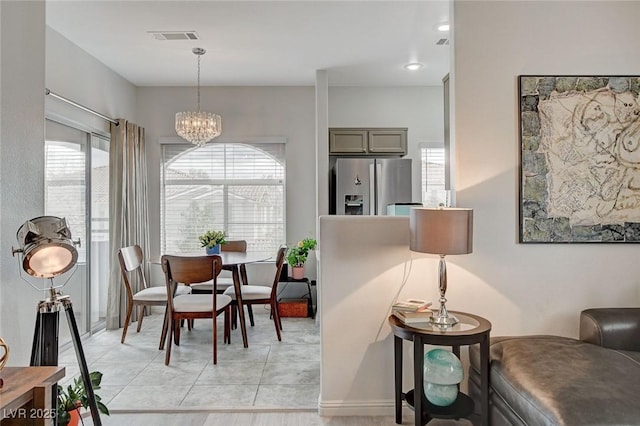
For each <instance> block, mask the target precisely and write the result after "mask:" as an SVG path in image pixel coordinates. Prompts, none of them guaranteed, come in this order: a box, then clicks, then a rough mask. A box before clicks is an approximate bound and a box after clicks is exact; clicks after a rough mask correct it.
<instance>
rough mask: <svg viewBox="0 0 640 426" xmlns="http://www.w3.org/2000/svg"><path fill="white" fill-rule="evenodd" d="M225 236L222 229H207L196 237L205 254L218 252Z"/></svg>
mask: <svg viewBox="0 0 640 426" xmlns="http://www.w3.org/2000/svg"><path fill="white" fill-rule="evenodd" d="M226 238H227V235H226V234H225V232H224V231H207V232H205V233H204V234H202V235H200V236H199V237H198V239H199V240H200V244H202V247H205V248H206V250H207V254H220V244H224V243H226V242H227V240H226Z"/></svg>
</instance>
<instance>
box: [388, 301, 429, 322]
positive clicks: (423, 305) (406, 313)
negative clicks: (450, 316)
mask: <svg viewBox="0 0 640 426" xmlns="http://www.w3.org/2000/svg"><path fill="white" fill-rule="evenodd" d="M430 306H431V302H426V301H424V300H418V299H409V300H405V301H403V302H396V303H394V304H393V307H392V309H391V312H392V313H393V315H395V317H396V318H398V319H399V320H400V321H402V322H403V323H405V324H415V323H421V322H429V320H430V319H431V315H433V312H432V311H431V309H429V307H430Z"/></svg>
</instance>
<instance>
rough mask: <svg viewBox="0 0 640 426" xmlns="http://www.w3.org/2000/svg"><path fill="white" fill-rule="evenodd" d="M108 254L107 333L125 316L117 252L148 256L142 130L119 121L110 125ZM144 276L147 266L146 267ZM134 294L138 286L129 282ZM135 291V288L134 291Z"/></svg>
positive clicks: (147, 221)
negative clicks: (129, 248)
mask: <svg viewBox="0 0 640 426" xmlns="http://www.w3.org/2000/svg"><path fill="white" fill-rule="evenodd" d="M109 170H110V175H109V188H110V194H109V196H110V203H109V204H110V208H109V221H110V223H109V234H110V235H109V236H110V238H109V247H110V249H109V252H110V256H111V259H110V273H109V276H110V278H109V293H108V301H107V329H109V330H112V329H117V328H120V327H122V325H123V324H124V320H125V315H126V292H125V291H123V284H122V274H121V272H120V263H119V262H118V249H120V248H121V247H127V246H131V245H134V244H138V245H139V246H140V247H141V248H142V252H143V253H144V255H145V256H146V255H147V253H148V252H149V230H148V223H149V206H148V201H147V160H146V152H145V140H144V128H142V127H139V126H137V125H136V124H133V123H129V122H127V121H126V120H123V119H118V124H117V125H115V124H112V125H111V147H110V159H109ZM144 267H145V271H144V273H145V276H148V272H149V271H148V270H147V269H148V265H147V264H146V263H145V265H144ZM131 285H132V286H133V287H134V288H133V289H132V290H133V292H134V293H135V292H136V291H138V290H139V289H140V288H139V287H138V286H140V283H138V282H135V281H134V282H132V283H131ZM136 287H137V288H136Z"/></svg>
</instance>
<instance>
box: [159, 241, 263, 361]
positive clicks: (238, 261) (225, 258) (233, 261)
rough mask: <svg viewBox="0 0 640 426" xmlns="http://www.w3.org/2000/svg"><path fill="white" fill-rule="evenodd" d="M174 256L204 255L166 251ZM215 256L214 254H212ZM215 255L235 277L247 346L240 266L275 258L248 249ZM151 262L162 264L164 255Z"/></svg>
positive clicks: (245, 345) (234, 285)
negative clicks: (246, 250)
mask: <svg viewBox="0 0 640 426" xmlns="http://www.w3.org/2000/svg"><path fill="white" fill-rule="evenodd" d="M166 254H170V255H172V256H203V253H196V252H188V253H166ZM211 256H214V255H211ZM215 256H220V258H221V260H222V267H223V268H225V269H226V270H229V271H231V276H232V277H233V288H234V290H235V294H236V300H237V301H238V314H239V316H240V330H241V332H242V343H243V344H244V347H245V348H248V347H249V341H248V339H247V325H246V321H245V317H244V308H243V305H242V289H241V287H240V286H241V285H242V283H241V282H240V266H241V265H247V264H249V263H256V262H263V261H266V260H269V259H271V258H273V253H271V252H260V251H248V252H235V251H221V252H220V253H218V254H215ZM149 262H150V263H154V264H161V263H162V257H161V256H158V257H151V258H150V259H149Z"/></svg>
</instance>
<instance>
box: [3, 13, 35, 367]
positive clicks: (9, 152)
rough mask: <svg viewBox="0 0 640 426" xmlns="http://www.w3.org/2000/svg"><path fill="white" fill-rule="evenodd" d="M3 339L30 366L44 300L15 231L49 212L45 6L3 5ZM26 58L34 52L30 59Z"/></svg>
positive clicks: (13, 357)
mask: <svg viewBox="0 0 640 426" xmlns="http://www.w3.org/2000/svg"><path fill="white" fill-rule="evenodd" d="M0 9H1V10H2V13H1V15H0V16H1V18H2V21H1V22H0V40H1V49H0V53H1V58H2V59H1V61H2V80H1V83H0V87H1V91H2V98H1V100H0V102H1V105H2V116H0V149H1V155H0V164H1V169H0V170H1V175H0V185H1V188H2V191H0V199H1V203H2V204H1V205H2V214H1V216H0V224H1V226H0V241H2V251H1V252H0V257H1V259H2V262H1V265H2V269H1V274H0V301H1V303H2V309H0V336H2V337H3V338H4V339H5V340H6V342H7V344H8V345H9V347H10V348H11V354H10V356H9V364H10V365H28V362H29V358H28V356H29V353H30V350H31V341H32V338H33V327H34V320H35V313H36V306H37V302H38V300H39V297H40V295H39V294H38V293H37V292H35V291H33V289H32V288H31V287H29V286H28V285H27V284H26V283H25V282H23V281H22V280H21V279H20V276H19V274H18V270H19V267H20V266H19V263H18V258H17V257H12V256H11V247H12V246H14V247H17V246H18V242H17V240H16V231H17V230H18V228H19V227H20V226H21V225H22V224H23V223H24V221H25V220H27V219H30V218H32V217H36V216H41V215H42V213H43V210H44V196H43V190H44V156H43V155H42V153H43V151H44V144H43V141H44V82H45V77H44V76H45V71H44V70H45V66H44V63H45V54H44V49H45V31H44V19H45V17H44V15H45V9H44V2H43V1H33V2H0ZM24 52H29V54H28V55H25V54H24Z"/></svg>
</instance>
